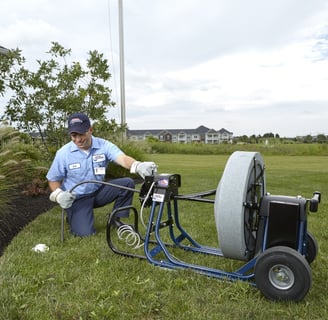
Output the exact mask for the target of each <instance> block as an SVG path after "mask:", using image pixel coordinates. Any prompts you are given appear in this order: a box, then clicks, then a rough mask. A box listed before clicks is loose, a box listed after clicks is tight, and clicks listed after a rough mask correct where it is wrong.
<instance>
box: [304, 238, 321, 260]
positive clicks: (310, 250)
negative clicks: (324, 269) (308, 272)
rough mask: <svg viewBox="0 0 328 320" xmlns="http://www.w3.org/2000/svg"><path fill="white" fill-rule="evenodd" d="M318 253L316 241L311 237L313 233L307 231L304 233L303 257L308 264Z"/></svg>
mask: <svg viewBox="0 0 328 320" xmlns="http://www.w3.org/2000/svg"><path fill="white" fill-rule="evenodd" d="M317 254H318V243H317V240H316V239H315V238H314V237H313V235H312V234H311V233H310V232H308V233H307V234H306V254H305V259H306V260H307V262H308V263H309V264H311V263H312V262H313V261H314V260H315V258H316V257H317Z"/></svg>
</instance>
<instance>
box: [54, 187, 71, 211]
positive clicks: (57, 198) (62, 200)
mask: <svg viewBox="0 0 328 320" xmlns="http://www.w3.org/2000/svg"><path fill="white" fill-rule="evenodd" d="M75 198H76V195H75V194H74V193H71V192H69V191H63V190H62V189H60V188H57V189H56V190H55V191H53V192H51V194H50V197H49V199H50V200H51V201H53V202H57V203H58V204H59V205H60V206H61V207H62V208H63V209H67V208H70V207H71V206H72V204H73V202H74V200H75Z"/></svg>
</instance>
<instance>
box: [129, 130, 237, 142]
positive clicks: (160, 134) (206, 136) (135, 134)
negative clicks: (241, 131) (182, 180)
mask: <svg viewBox="0 0 328 320" xmlns="http://www.w3.org/2000/svg"><path fill="white" fill-rule="evenodd" d="M148 137H153V138H156V139H158V140H159V141H163V142H171V143H206V144H218V143H224V142H225V143H231V142H232V138H233V133H232V132H230V131H228V130H226V129H224V128H222V129H220V130H214V129H209V128H207V127H205V126H199V127H198V128H196V129H146V130H129V129H128V130H127V138H128V139H129V140H131V141H144V140H146V139H147V138H148Z"/></svg>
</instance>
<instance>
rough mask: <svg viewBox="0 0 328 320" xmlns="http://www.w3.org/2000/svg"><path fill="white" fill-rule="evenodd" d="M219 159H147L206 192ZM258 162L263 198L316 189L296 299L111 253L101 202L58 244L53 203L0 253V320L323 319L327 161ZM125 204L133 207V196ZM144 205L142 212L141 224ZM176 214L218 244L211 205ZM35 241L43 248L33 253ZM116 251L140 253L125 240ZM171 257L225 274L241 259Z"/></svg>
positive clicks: (184, 190) (327, 286)
mask: <svg viewBox="0 0 328 320" xmlns="http://www.w3.org/2000/svg"><path fill="white" fill-rule="evenodd" d="M228 157H229V156H221V155H220V156H216V155H210V156H206V155H166V154H164V155H159V154H156V155H152V156H149V158H150V159H151V160H154V161H155V162H156V163H158V165H159V169H158V170H159V172H161V173H164V172H165V173H178V174H180V175H181V177H182V186H181V188H180V189H179V193H180V194H188V193H196V192H201V191H206V190H211V189H216V187H217V185H218V182H219V180H220V177H221V175H222V172H223V170H224V166H225V163H226V161H227V159H228ZM263 158H264V162H265V165H266V178H267V191H268V192H270V193H271V194H281V195H290V196H295V195H302V196H304V197H308V198H309V197H311V196H312V192H313V191H317V190H318V191H321V193H322V203H321V204H320V206H319V211H318V212H317V213H310V214H309V216H308V229H309V231H311V233H312V234H313V235H314V236H315V238H316V240H317V241H318V244H319V253H318V256H317V258H316V260H315V261H314V262H313V263H312V264H311V269H312V288H311V290H310V292H309V293H308V295H307V296H306V297H305V299H304V300H303V301H302V302H300V303H293V302H272V301H269V300H267V299H266V298H264V297H263V295H262V294H261V293H260V291H259V290H257V289H256V288H254V287H252V286H250V285H249V284H248V283H245V282H227V281H222V280H217V279H214V278H209V277H206V276H204V275H201V274H198V273H196V272H194V271H192V270H186V269H183V270H174V271H169V270H167V269H163V268H160V267H155V266H153V265H152V264H150V263H148V262H147V261H146V260H140V259H137V258H128V257H124V256H121V255H118V254H115V253H113V252H112V251H111V250H110V248H109V246H108V244H107V241H106V223H107V218H108V213H109V212H110V209H111V206H108V207H107V208H102V209H97V211H96V228H97V234H96V236H93V237H88V238H83V239H80V238H76V237H73V236H71V235H69V233H68V230H67V229H66V230H65V241H64V242H63V243H62V242H61V241H60V215H61V210H60V208H59V207H56V208H54V209H53V210H51V211H49V212H47V213H44V214H42V215H40V216H39V217H38V218H37V219H36V220H35V221H34V222H32V223H31V224H29V225H28V226H27V227H26V228H25V229H24V230H23V231H22V232H21V233H20V234H19V235H18V236H17V237H16V238H15V239H14V240H13V241H12V243H11V244H10V245H9V247H8V248H7V249H6V251H5V253H4V255H3V256H2V257H1V258H0V287H1V290H0V319H33V320H34V319H188V320H189V319H327V318H328V297H327V292H328V273H327V260H328V259H327V250H328V248H327V247H328V246H327V238H328V236H327V234H328V233H327V230H328V222H327V221H328V219H327V214H328V206H327V194H328V190H327V181H328V166H327V162H328V157H324V156H322V157H321V156H263ZM139 187H140V185H138V186H137V188H139ZM135 206H136V208H137V209H138V210H139V209H140V202H139V200H138V195H137V194H136V195H135ZM148 211H149V210H148V209H145V210H144V211H143V218H144V219H145V221H146V222H147V215H148V214H149V212H148ZM179 215H180V217H181V221H182V224H183V226H185V227H186V229H187V231H189V232H190V233H191V235H192V236H193V237H195V239H197V240H198V241H199V242H201V243H202V244H204V245H210V246H218V237H217V233H216V227H215V222H214V213H213V205H212V204H206V203H195V202H189V201H181V204H180V205H179ZM143 230H144V229H143V227H142V226H141V227H140V231H141V233H142V232H144V231H143ZM115 236H116V235H115V234H114V235H113V238H114V237H115ZM38 243H45V244H47V245H48V246H49V248H50V250H49V251H48V252H46V253H35V252H33V251H32V250H31V249H32V247H33V246H35V245H36V244H38ZM117 243H118V245H120V242H119V241H117ZM123 247H124V248H126V250H129V252H132V253H134V252H138V253H140V252H141V253H142V249H138V250H136V249H133V248H130V247H127V245H125V243H122V248H123ZM174 254H176V255H177V257H178V258H179V259H186V260H187V261H191V262H192V263H195V264H200V265H203V264H206V265H210V266H214V267H216V268H220V269H223V270H227V271H229V270H234V269H236V268H237V267H238V266H240V265H242V264H243V262H241V261H236V260H231V259H225V258H215V259H213V258H211V257H208V258H207V257H205V256H204V255H201V254H188V253H185V252H180V251H178V252H174Z"/></svg>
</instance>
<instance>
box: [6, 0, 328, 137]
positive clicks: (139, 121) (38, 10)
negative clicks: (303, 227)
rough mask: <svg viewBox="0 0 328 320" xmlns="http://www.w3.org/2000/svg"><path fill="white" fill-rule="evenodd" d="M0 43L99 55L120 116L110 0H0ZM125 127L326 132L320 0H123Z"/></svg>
mask: <svg viewBox="0 0 328 320" xmlns="http://www.w3.org/2000/svg"><path fill="white" fill-rule="evenodd" d="M0 10H1V19H0V35H1V37H0V45H2V46H4V47H6V48H9V49H14V48H19V49H21V50H22V55H23V56H24V57H25V58H26V59H27V60H28V63H29V64H31V66H32V65H33V63H35V60H36V59H46V58H49V56H47V55H46V54H45V52H46V51H48V50H49V49H50V47H51V42H52V41H56V42H59V43H60V44H61V45H63V46H64V47H65V48H67V49H71V50H72V56H71V59H72V61H80V62H81V63H83V62H85V60H86V57H87V52H88V51H90V50H97V51H99V52H100V53H104V55H105V57H106V58H107V59H108V60H109V64H110V71H111V73H112V79H111V81H110V82H109V86H110V88H111V89H112V90H113V92H112V98H113V100H114V101H115V102H116V103H117V106H118V107H117V108H115V109H114V110H112V111H111V113H110V114H109V117H111V118H115V119H116V120H117V121H118V122H120V110H119V107H120V80H119V74H120V73H119V71H120V70H119V41H118V0H65V1H63V0H56V1H53V0H28V1H26V0H10V1H8V0H0ZM123 15H124V58H125V59H124V60H125V92H126V94H125V97H126V120H127V123H128V127H129V129H170V128H171V129H180V128H186V129H192V128H196V127H198V126H200V125H204V126H207V127H209V128H213V129H216V130H219V129H221V128H225V129H227V130H229V131H231V132H233V133H234V135H244V134H246V135H252V134H256V135H257V134H261V135H262V134H264V133H268V132H272V133H278V134H279V135H280V136H282V137H289V136H297V135H307V134H321V133H324V134H328V1H327V0H270V1H269V0H248V1H245V0H123Z"/></svg>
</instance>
